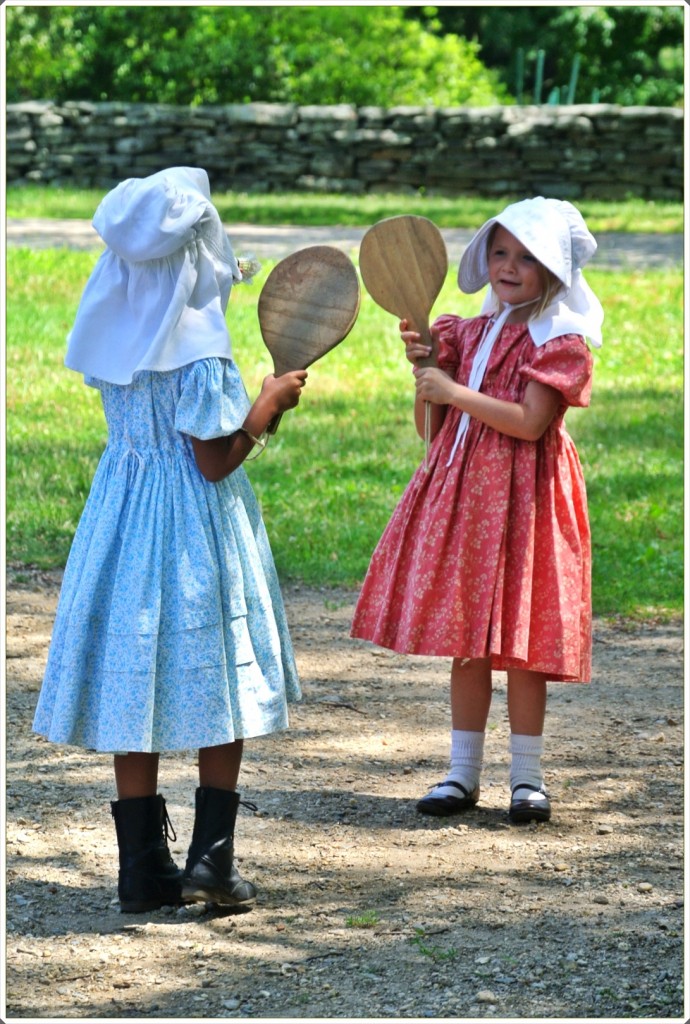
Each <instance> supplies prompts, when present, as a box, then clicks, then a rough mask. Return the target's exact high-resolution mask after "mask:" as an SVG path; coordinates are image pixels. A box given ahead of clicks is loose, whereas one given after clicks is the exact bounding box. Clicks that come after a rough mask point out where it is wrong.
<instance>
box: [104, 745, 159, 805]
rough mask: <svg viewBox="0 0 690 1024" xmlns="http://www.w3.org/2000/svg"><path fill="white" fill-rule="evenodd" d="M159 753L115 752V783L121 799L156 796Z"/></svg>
mask: <svg viewBox="0 0 690 1024" xmlns="http://www.w3.org/2000/svg"><path fill="white" fill-rule="evenodd" d="M158 760H159V755H158V754H145V753H141V752H139V751H137V752H134V753H131V754H115V758H114V761H115V785H116V786H117V796H118V799H119V800H130V799H132V798H133V797H141V796H155V795H156V793H157V792H158Z"/></svg>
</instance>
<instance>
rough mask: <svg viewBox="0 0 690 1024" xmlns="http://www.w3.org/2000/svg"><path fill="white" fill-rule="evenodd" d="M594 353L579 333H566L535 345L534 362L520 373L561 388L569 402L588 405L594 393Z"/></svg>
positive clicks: (529, 378) (564, 397)
mask: <svg viewBox="0 0 690 1024" xmlns="http://www.w3.org/2000/svg"><path fill="white" fill-rule="evenodd" d="M592 367H593V359H592V353H591V352H590V351H589V349H588V348H587V345H586V343H585V340H584V338H582V337H581V336H580V335H579V334H563V335H561V336H560V337H558V338H552V339H551V340H550V341H547V342H546V343H545V344H544V345H541V346H539V347H537V346H535V353H534V358H533V359H532V361H531V363H529V364H527V365H525V366H523V367H522V368H521V370H520V373H521V374H522V375H523V377H526V378H527V380H536V381H539V383H540V384H548V386H549V387H550V388H554V389H555V390H556V391H560V393H561V394H562V395H563V400H564V402H565V403H566V405H574V406H581V407H584V406H587V405H589V399H590V395H591V392H592Z"/></svg>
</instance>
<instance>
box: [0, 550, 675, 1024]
mask: <svg viewBox="0 0 690 1024" xmlns="http://www.w3.org/2000/svg"><path fill="white" fill-rule="evenodd" d="M59 579H60V577H59V574H50V573H32V572H26V571H22V572H19V571H17V572H13V571H12V570H11V569H10V571H9V573H8V597H7V626H8V655H9V661H8V670H7V685H6V690H7V694H6V696H7V721H8V728H7V739H8V749H7V761H6V775H7V784H8V795H7V810H6V816H7V941H6V995H5V998H6V1005H5V1007H4V1009H5V1013H4V1014H3V1019H5V1020H8V1021H13V1020H22V1021H28V1020H39V1019H54V1020H66V1019H74V1018H77V1019H85V1020H89V1021H93V1020H101V1019H125V1018H126V1019H144V1020H148V1019H152V1018H154V1019H155V1018H165V1019H185V1020H187V1019H189V1020H192V1019H199V1018H201V1019H215V1018H235V1019H254V1018H260V1019H264V1020H283V1019H286V1018H308V1019H316V1020H327V1019H333V1018H345V1019H358V1018H369V1019H375V1020H376V1019H386V1018H388V1019H390V1018H393V1019H405V1020H407V1019H424V1018H459V1019H463V1020H466V1019H484V1018H489V1019H493V1020H507V1019H516V1018H517V1019H521V1018H529V1019H538V1020H541V1019H548V1020H552V1019H567V1020H588V1019H597V1020H601V1019H616V1020H617V1019H625V1020H669V1021H670V1020H674V1021H675V1020H679V1021H680V1020H684V1019H686V1017H687V1008H686V1007H685V1004H684V987H683V981H684V974H683V966H684V964H683V924H684V887H683V856H684V843H683V820H684V819H683V810H684V808H683V732H684V730H683V721H682V714H683V654H682V651H683V630H682V626H681V624H680V623H676V624H647V625H633V624H629V623H627V624H626V623H619V624H612V623H607V622H603V621H597V623H596V632H595V645H594V680H593V683H592V684H591V685H590V686H573V685H571V686H567V685H559V684H552V685H551V687H550V691H549V712H548V716H547V753H546V757H545V769H546V778H547V783H548V785H549V789H550V792H551V796H552V803H553V807H554V813H553V818H552V821H551V822H549V823H548V824H542V825H536V824H535V825H528V826H513V825H510V824H509V823H508V819H507V813H506V808H507V801H508V795H509V794H508V778H507V776H508V753H507V745H508V723H507V715H506V689H505V678H504V676H503V675H502V674H501V673H497V674H496V675H495V678H494V691H495V692H494V704H493V709H492V712H491V717H490V729H489V733H488V736H487V744H486V765H485V771H484V777H483V784H482V785H483V790H482V798H481V802H480V804H479V805H478V807H477V808H476V809H475V810H473V811H472V812H470V813H467V814H465V815H461V816H456V817H454V818H450V819H430V818H427V817H424V816H421V815H419V814H417V813H416V812H415V809H414V803H415V800H416V799H418V798H419V797H420V796H421V795H422V794H423V793H425V792H426V791H427V789H428V788H429V787H430V786H431V785H432V784H433V783H435V782H436V781H438V779H439V778H440V777H441V775H442V773H443V771H444V768H445V766H446V761H447V754H448V728H449V720H448V704H447V676H448V662H447V661H446V660H445V659H425V658H409V657H403V656H400V655H395V654H392V653H390V652H386V651H381V650H378V649H376V648H374V647H372V646H371V645H370V644H366V643H363V642H359V641H353V640H350V639H349V637H348V627H349V622H350V617H351V614H352V608H353V604H354V594H352V593H349V592H333V591H326V590H306V589H300V588H294V587H292V588H287V589H286V592H285V594H286V603H287V607H288V614H289V617H290V620H291V624H292V629H293V637H294V641H295V647H296V651H297V658H298V664H299V667H300V671H301V674H302V678H303V687H304V700H303V702H302V703H301V704H299V705H296V706H295V708H294V710H293V713H292V728H291V730H290V731H289V732H288V733H286V734H283V735H280V736H277V737H274V738H266V739H263V740H259V741H254V742H251V743H248V744H247V754H246V759H245V766H244V769H243V774H242V780H241V781H242V796H243V798H244V799H247V800H251V801H253V802H254V803H256V804H257V806H258V811H257V812H256V813H252V812H250V811H249V810H242V812H241V814H240V817H239V819H238V831H237V850H238V854H239V856H240V860H241V870H242V872H243V874H244V875H245V877H247V878H250V879H251V880H252V881H254V882H255V884H256V885H257V886H258V888H259V890H260V893H259V898H258V902H257V905H256V906H255V907H254V908H253V909H252V910H251V911H248V912H241V913H240V912H229V911H227V910H221V909H219V908H214V907H212V906H204V905H197V906H193V907H190V908H179V909H178V908H163V909H162V910H160V911H156V912H154V913H150V914H141V915H124V914H121V913H120V912H119V908H118V905H117V899H116V891H115V890H116V876H117V852H116V842H115V834H114V829H113V825H112V820H111V817H110V813H109V801H110V800H111V799H113V795H114V793H113V783H112V769H111V760H110V758H109V757H105V756H101V755H92V754H88V753H85V752H83V751H80V750H78V749H76V748H58V747H55V746H53V745H52V744H49V743H47V742H45V741H43V740H41V739H40V738H38V737H36V736H34V735H33V734H32V733H31V720H32V715H33V709H34V707H35V703H36V698H37V691H38V689H39V686H40V680H41V676H42V671H43V666H44V664H45V657H46V652H47V645H48V641H49V637H50V631H51V627H52V618H53V615H54V611H55V605H56V599H57V593H58V587H59ZM195 771H196V769H195V759H194V756H193V755H192V754H186V755H183V756H178V757H175V756H173V755H166V756H164V757H163V758H162V761H161V791H162V792H163V793H164V795H165V796H166V799H167V801H168V806H169V811H170V815H171V818H172V821H173V824H174V826H175V830H176V833H177V837H178V838H177V841H176V842H174V843H173V852H174V856H175V858H176V859H177V860H178V862H179V861H183V860H184V856H185V853H186V847H187V845H188V843H189V839H190V834H191V827H192V803H193V794H194V788H195V785H196V781H195ZM684 1010H685V1014H684Z"/></svg>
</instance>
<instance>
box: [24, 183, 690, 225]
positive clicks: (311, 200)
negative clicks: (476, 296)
mask: <svg viewBox="0 0 690 1024" xmlns="http://www.w3.org/2000/svg"><path fill="white" fill-rule="evenodd" d="M103 195H104V190H102V189H76V188H48V187H46V186H39V185H23V186H18V185H12V186H10V187H9V188H8V189H7V216H8V217H20V218H23V217H57V218H71V217H76V218H80V219H86V220H90V219H91V217H93V214H94V211H95V209H96V207H97V206H98V204H99V202H100V201H101V199H102V198H103ZM523 198H524V196H501V197H500V198H499V197H496V198H495V199H485V198H476V197H469V196H460V197H457V198H456V197H453V198H451V197H448V196H435V195H427V194H424V195H422V194H413V195H400V194H382V195H378V194H373V195H364V196H362V195H332V194H321V193H309V192H295V193H282V192H281V193H267V194H262V193H246V192H228V193H218V194H214V202H215V205H216V206H217V208H218V211H219V213H220V215H221V217H222V219H223V220H224V221H225V222H226V223H238V222H249V223H252V224H268V225H272V224H298V225H300V226H312V227H313V226H316V227H319V226H323V227H331V226H333V225H348V226H354V227H369V225H371V224H373V223H374V222H375V221H377V220H380V219H381V218H383V217H392V216H396V215H398V214H403V213H413V214H419V215H420V216H423V217H429V218H430V220H433V221H434V223H435V224H437V225H438V227H441V228H478V227H480V226H481V225H482V224H483V223H484V221H485V220H487V219H488V218H489V217H493V216H494V214H495V213H496V211H497V210H499V209H501V208H502V207H503V206H504V205H505V204H506V203H507V202H510V201H512V200H516V199H523ZM577 206H578V208H579V209H580V210H581V212H582V214H583V216H584V217H585V220H586V221H587V224H588V227H589V228H590V230H591V231H593V232H594V233H595V234H596V232H598V231H651V232H655V231H659V232H664V233H666V232H682V231H683V204H682V203H673V202H655V201H648V200H644V199H628V200H626V201H625V202H617V203H611V202H600V201H597V200H583V201H582V202H580V201H578V203H577Z"/></svg>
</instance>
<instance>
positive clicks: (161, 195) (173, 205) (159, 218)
mask: <svg viewBox="0 0 690 1024" xmlns="http://www.w3.org/2000/svg"><path fill="white" fill-rule="evenodd" d="M93 226H94V227H95V229H96V231H97V232H98V234H99V235H100V236H101V238H102V239H103V241H104V242H105V244H106V245H107V246H108V248H109V249H112V251H113V252H114V253H117V255H118V256H120V257H121V258H122V259H124V260H127V261H128V262H129V263H140V262H142V261H143V260H157V259H164V258H165V257H166V256H171V255H172V254H173V253H174V252H177V250H178V249H182V248H184V247H185V246H187V245H189V244H190V243H191V242H193V241H194V240H195V238H197V237H198V236H199V235H200V234H201V235H203V236H204V240H205V241H206V242H207V243H208V242H211V244H212V245H213V246H214V248H215V249H218V250H220V252H222V251H223V250H224V249H225V245H224V241H225V240H226V236H225V232H224V231H223V225H222V223H221V220H220V217H219V216H218V213H217V211H216V208H215V207H214V205H213V203H212V202H211V190H210V186H209V180H208V174H207V173H206V171H205V170H203V168H201V167H170V168H168V169H167V170H164V171H158V172H157V173H156V174H151V175H149V176H148V177H147V178H128V179H127V180H126V181H123V182H121V183H120V184H119V185H117V186H116V187H115V188H114V189H112V191H111V192H108V194H107V195H106V196H105V198H104V199H103V200H102V201H101V203H100V205H99V206H98V209H97V210H96V213H95V214H94V218H93ZM228 254H229V256H230V258H232V251H231V250H229V247H228Z"/></svg>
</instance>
